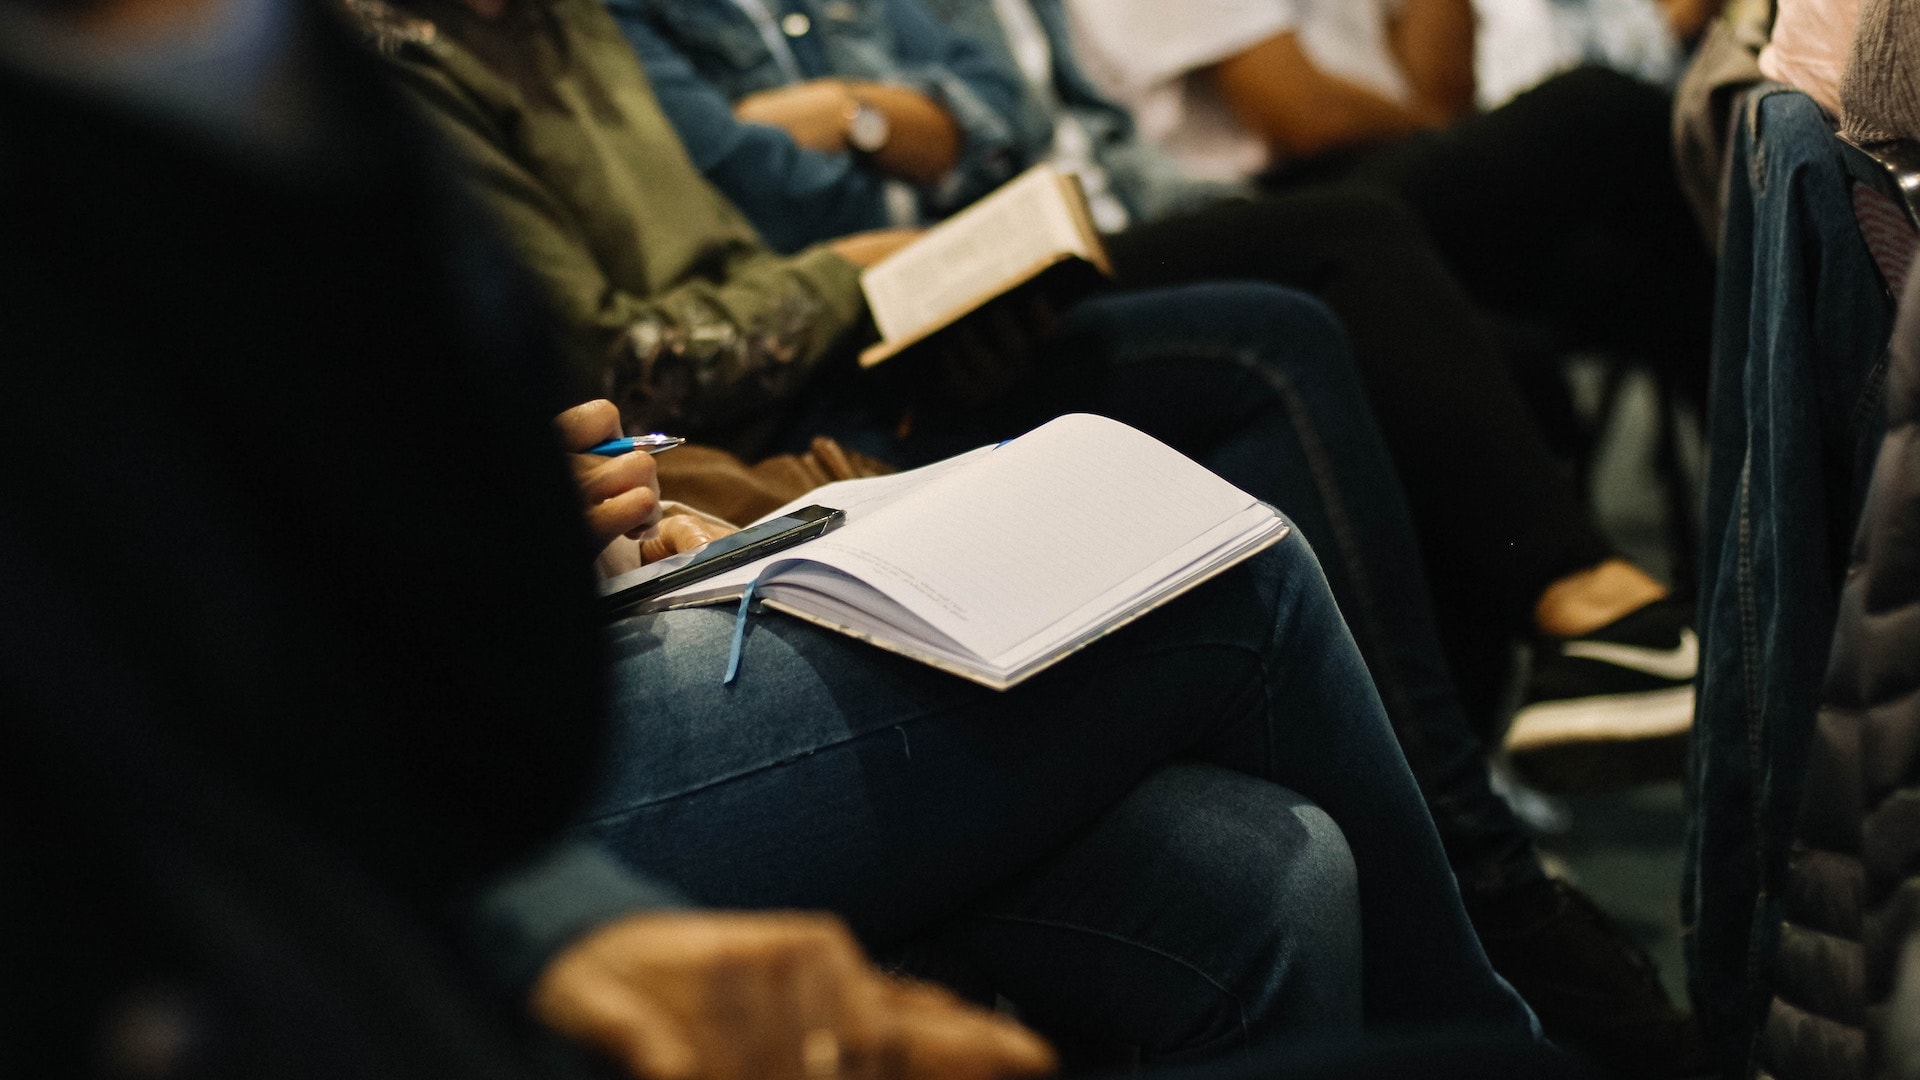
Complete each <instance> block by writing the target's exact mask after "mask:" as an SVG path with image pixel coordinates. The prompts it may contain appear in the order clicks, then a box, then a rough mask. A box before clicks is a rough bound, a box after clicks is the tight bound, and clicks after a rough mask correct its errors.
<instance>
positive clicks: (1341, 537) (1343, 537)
mask: <svg viewBox="0 0 1920 1080" xmlns="http://www.w3.org/2000/svg"><path fill="white" fill-rule="evenodd" d="M1234 359H1235V361H1236V362H1237V363H1239V364H1240V365H1241V366H1242V367H1245V368H1247V369H1248V370H1249V371H1251V372H1253V373H1254V374H1255V375H1256V376H1257V377H1259V378H1262V379H1264V380H1266V382H1267V383H1268V384H1269V385H1270V386H1272V387H1273V390H1274V393H1275V394H1277V395H1279V397H1280V401H1281V404H1282V405H1283V406H1285V408H1286V410H1287V415H1288V419H1289V420H1290V421H1291V422H1292V423H1293V428H1294V434H1295V435H1296V436H1297V437H1298V438H1299V440H1300V448H1301V450H1302V451H1303V452H1304V453H1305V454H1306V458H1307V468H1308V470H1309V471H1310V472H1311V473H1312V474H1313V483H1314V487H1315V488H1317V489H1318V490H1319V492H1320V501H1321V503H1322V504H1323V505H1324V506H1325V507H1326V511H1327V523H1328V525H1329V527H1330V528H1331V529H1332V531H1333V542H1334V544H1335V546H1337V547H1338V548H1339V549H1340V557H1341V558H1342V559H1344V560H1345V561H1346V564H1347V576H1348V578H1349V579H1350V581H1351V582H1352V585H1353V594H1354V605H1355V606H1356V607H1358V608H1359V609H1360V614H1361V615H1363V616H1364V622H1365V625H1364V627H1363V632H1364V633H1365V634H1366V635H1367V639H1368V641H1369V642H1370V643H1371V644H1372V645H1373V650H1372V651H1373V655H1374V658H1375V660H1374V663H1372V664H1369V665H1368V667H1369V668H1370V669H1375V670H1374V671H1373V675H1374V684H1375V685H1376V686H1379V685H1380V684H1381V683H1383V682H1384V683H1385V684H1386V689H1385V690H1384V692H1385V693H1387V694H1389V695H1390V696H1391V697H1392V698H1393V701H1394V704H1395V705H1397V706H1398V708H1397V709H1394V710H1392V711H1390V712H1389V713H1388V716H1389V718H1392V717H1393V716H1395V715H1396V714H1397V715H1398V716H1400V717H1404V718H1406V719H1407V720H1408V721H1409V722H1408V723H1406V724H1404V725H1402V724H1400V723H1395V724H1394V730H1395V733H1396V734H1398V735H1399V736H1400V742H1401V745H1402V746H1403V747H1405V746H1408V745H1409V744H1411V748H1412V749H1414V750H1415V752H1416V754H1417V756H1418V758H1419V760H1420V762H1421V764H1422V765H1423V766H1431V764H1432V761H1431V759H1430V755H1429V754H1428V752H1427V746H1426V733H1425V732H1424V731H1423V730H1421V728H1420V726H1419V725H1418V724H1414V723H1411V720H1412V715H1413V708H1412V705H1411V703H1410V702H1409V701H1408V699H1407V693H1406V685H1405V683H1404V681H1403V680H1402V679H1401V677H1400V675H1399V671H1398V665H1397V664H1396V663H1395V662H1394V657H1393V650H1392V648H1391V647H1389V645H1388V643H1387V642H1385V641H1383V640H1381V637H1380V626H1381V624H1382V623H1383V622H1384V621H1385V620H1384V619H1383V617H1382V616H1381V614H1380V605H1379V603H1378V602H1377V601H1376V599H1375V593H1374V588H1373V582H1372V579H1371V578H1370V577H1369V576H1368V574H1367V568H1366V567H1367V564H1366V560H1365V558H1363V557H1362V555H1361V549H1360V543H1359V540H1358V538H1357V537H1356V536H1355V535H1354V530H1353V517H1352V515H1351V514H1350V513H1349V512H1348V510H1347V500H1346V497H1345V494H1344V493H1343V492H1342V491H1341V488H1340V485H1339V482H1338V481H1337V479H1336V478H1335V474H1334V470H1333V461H1332V457H1331V455H1329V454H1328V453H1327V448H1326V443H1325V442H1323V441H1322V440H1321V438H1320V428H1319V426H1318V425H1316V424H1315V423H1314V421H1313V414H1312V412H1311V411H1310V410H1309V409H1308V408H1307V406H1306V402H1305V401H1304V400H1303V399H1302V398H1301V395H1300V392H1299V389H1298V388H1297V387H1295V386H1294V385H1293V380H1291V379H1289V378H1287V376H1286V373H1285V372H1282V371H1276V370H1274V369H1273V368H1271V367H1270V366H1268V365H1266V364H1262V363H1261V362H1260V361H1259V358H1258V357H1257V356H1253V355H1251V354H1248V353H1245V352H1242V353H1239V354H1238V355H1236V356H1235V358H1234ZM1347 625H1348V626H1349V627H1351V626H1352V625H1353V620H1351V619H1349V620H1347ZM1382 674H1385V675H1386V678H1385V679H1382V678H1381V677H1380V676H1381V675H1382ZM1416 754H1409V755H1408V757H1410V758H1412V757H1414V756H1416ZM1421 772H1422V773H1429V772H1430V769H1428V768H1423V769H1422V770H1421Z"/></svg>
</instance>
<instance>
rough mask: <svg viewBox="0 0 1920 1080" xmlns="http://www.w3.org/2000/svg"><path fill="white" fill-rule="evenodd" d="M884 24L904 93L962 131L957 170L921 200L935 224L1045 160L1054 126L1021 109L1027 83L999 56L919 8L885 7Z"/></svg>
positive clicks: (905, 0)
mask: <svg viewBox="0 0 1920 1080" xmlns="http://www.w3.org/2000/svg"><path fill="white" fill-rule="evenodd" d="M887 20H888V22H889V23H890V24H891V28H892V31H893V39H894V41H895V43H896V44H897V46H898V49H899V55H898V56H897V57H896V59H897V60H898V61H899V62H900V65H901V71H900V75H901V78H902V80H903V81H905V82H906V83H907V84H908V85H910V86H912V87H914V88H915V89H917V90H919V91H920V92H921V93H924V94H926V95H927V96H928V97H930V98H932V99H933V100H935V101H938V102H940V103H941V104H942V105H945V106H946V107H947V112H948V113H949V114H951V115H952V116H953V119H954V122H955V123H957V124H958V125H960V132H961V135H962V138H963V144H962V146H961V148H960V162H959V164H957V165H955V166H954V168H953V170H952V171H951V172H949V173H948V174H947V176H946V177H945V178H944V179H942V180H941V181H940V182H939V183H938V184H936V185H935V186H934V187H933V188H932V189H931V190H930V191H928V192H927V193H925V196H924V198H925V200H926V202H927V209H928V211H929V212H930V215H931V216H933V217H945V216H947V215H948V214H951V213H953V212H954V211H956V210H959V209H961V208H962V207H964V206H966V205H967V204H968V203H971V202H973V201H974V200H976V199H978V198H980V196H982V195H985V194H986V193H987V192H989V191H992V190H993V189H994V188H996V187H999V186H1000V185H1001V184H1003V183H1005V182H1006V181H1007V180H1008V179H1010V178H1011V177H1012V176H1013V175H1014V174H1015V173H1018V172H1019V171H1020V170H1021V169H1023V168H1025V167H1026V166H1028V165H1030V164H1032V163H1033V162H1035V161H1038V160H1040V159H1041V158H1043V157H1045V156H1046V152H1047V150H1048V149H1049V148H1050V144H1051V142H1052V140H1053V128H1052V124H1051V123H1050V122H1048V121H1047V120H1046V119H1045V117H1044V116H1043V115H1042V114H1041V113H1040V112H1039V111H1038V110H1032V109H1027V108H1024V107H1023V105H1024V98H1025V95H1026V92H1027V88H1026V84H1025V80H1024V79H1023V77H1022V76H1021V75H1020V73H1019V72H1018V71H1017V70H1015V69H1014V67H1013V66H1012V64H1011V63H1010V62H1009V61H1008V59H1007V58H1006V57H1004V56H1003V55H1002V53H1001V52H1000V51H999V50H997V49H995V48H993V47H992V46H991V45H988V44H986V43H984V42H980V41H976V40H974V39H973V38H971V37H969V36H967V35H965V34H961V33H956V32H955V31H954V30H952V29H951V28H949V27H948V26H946V25H945V24H943V23H941V22H940V20H938V19H936V18H935V17H934V16H933V13H932V12H930V11H929V10H927V8H926V7H925V5H924V4H923V3H922V0H887Z"/></svg>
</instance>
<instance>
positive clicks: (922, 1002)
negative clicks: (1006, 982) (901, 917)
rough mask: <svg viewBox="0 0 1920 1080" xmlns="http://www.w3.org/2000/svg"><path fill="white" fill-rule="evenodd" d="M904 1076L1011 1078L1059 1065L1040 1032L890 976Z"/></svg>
mask: <svg viewBox="0 0 1920 1080" xmlns="http://www.w3.org/2000/svg"><path fill="white" fill-rule="evenodd" d="M889 996H890V998H891V1002H890V1003H891V1011H892V1014H893V1016H894V1018H895V1025H896V1031H897V1035H896V1037H897V1039H898V1043H899V1050H898V1058H899V1063H900V1064H899V1073H898V1075H899V1077H900V1078H901V1080H1011V1078H1014V1077H1029V1076H1046V1075H1050V1074H1051V1073H1053V1072H1054V1071H1055V1070H1056V1069H1057V1068H1058V1067H1059V1061H1058V1059H1057V1058H1056V1057H1055V1056H1054V1053H1053V1050H1052V1048H1051V1047H1049V1046H1048V1045H1047V1044H1046V1042H1045V1041H1043V1040H1042V1039H1041V1038H1040V1037H1039V1036H1038V1035H1035V1034H1034V1033H1033V1032H1031V1031H1028V1030H1027V1029H1026V1028H1024V1027H1022V1026H1020V1025H1019V1024H1017V1023H1014V1022H1013V1021H1011V1020H1008V1019H1006V1018H1005V1017H1001V1016H997V1015H995V1014H993V1013H990V1012H987V1011H985V1010H984V1009H978V1008H975V1007H973V1006H971V1005H968V1004H966V1003H965V1002H962V1001H960V1000H959V999H958V998H956V997H954V996H953V995H952V994H949V993H947V992H946V991H944V990H940V989H938V988H935V987H931V986H927V985H925V984H922V983H914V982H908V981H905V980H889Z"/></svg>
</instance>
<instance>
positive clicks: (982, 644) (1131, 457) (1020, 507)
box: [775, 415, 1254, 657]
mask: <svg viewBox="0 0 1920 1080" xmlns="http://www.w3.org/2000/svg"><path fill="white" fill-rule="evenodd" d="M1252 505H1254V500H1253V498H1252V497H1251V496H1249V495H1247V494H1246V493H1245V492H1243V491H1240V490H1239V489H1237V488H1235V487H1234V486H1233V485H1232V484H1229V483H1227V482H1226V481H1225V480H1222V479H1220V478H1219V477H1217V476H1215V475H1213V474H1212V473H1210V472H1208V471H1207V470H1206V469H1204V468H1202V467H1201V466H1200V465H1198V464H1196V463H1194V462H1192V461H1190V460H1188V459H1187V458H1185V457H1183V456H1181V455H1180V454H1179V453H1177V452H1175V451H1174V450H1172V449H1170V448H1168V447H1167V446H1165V445H1163V444H1161V443H1159V442H1157V441H1156V440H1154V439H1152V438H1151V437H1149V436H1146V435H1143V434H1141V433H1140V432H1138V431H1135V430H1133V429H1132V428H1129V427H1127V426H1126V425H1124V424H1121V423H1118V422H1116V421H1113V420H1108V419H1106V418H1104V417H1097V416H1086V415H1075V416H1065V417H1061V418H1060V419H1058V420H1054V421H1052V422H1051V423H1049V424H1047V425H1045V426H1044V427H1041V428H1039V429H1037V430H1035V431H1033V432H1031V433H1029V434H1027V435H1024V436H1022V437H1021V438H1019V439H1016V440H1014V441H1013V442H1011V443H1009V444H1007V445H1005V446H1003V447H1001V448H999V449H998V450H995V451H993V452H991V453H989V454H985V455H982V456H981V457H979V458H977V459H975V460H973V461H970V462H969V463H968V465H967V467H966V468H965V469H963V470H958V471H954V472H949V473H947V474H945V475H943V476H941V477H940V478H939V479H938V480H937V481H936V482H934V483H932V484H929V485H927V486H925V487H922V488H920V489H918V490H916V491H914V492H912V493H911V494H909V495H907V496H905V497H903V498H901V499H899V500H898V501H897V502H894V503H892V504H890V505H888V506H886V507H884V508H883V509H880V510H879V511H877V512H876V513H874V514H872V515H871V516H868V517H866V518H864V519H863V520H862V521H861V523H860V528H859V529H858V530H842V531H840V532H837V533H830V534H828V535H827V536H825V537H823V538H821V539H819V540H816V541H813V542H812V543H810V544H808V545H807V547H806V551H805V555H806V558H807V560H808V561H810V562H816V563H821V564H824V565H828V566H833V567H836V568H838V569H840V570H842V571H844V572H846V573H848V574H851V575H853V576H855V577H858V578H861V579H863V580H865V581H866V582H867V583H869V584H870V585H872V586H873V587H874V588H877V589H879V590H881V591H883V592H885V593H887V594H888V595H889V596H891V597H892V598H893V599H894V600H895V601H896V602H898V603H899V604H901V605H902V606H903V607H906V608H907V609H908V610H910V611H912V612H913V613H914V614H916V615H918V616H920V617H921V618H923V619H925V620H926V621H927V622H928V623H931V624H932V625H934V626H936V627H938V628H939V629H940V630H941V631H942V632H943V633H945V634H947V635H948V636H950V637H952V638H953V639H954V640H955V641H957V642H959V643H960V644H961V645H964V646H965V647H966V648H968V649H969V650H971V651H973V652H974V653H976V654H977V655H980V656H983V657H992V656H999V655H1001V654H1003V653H1005V652H1007V650H1009V649H1011V648H1012V647H1014V646H1016V645H1018V644H1019V643H1021V642H1023V641H1026V640H1028V639H1029V638H1032V637H1033V636H1034V635H1035V634H1037V633H1040V632H1041V631H1043V630H1045V629H1047V628H1048V627H1050V626H1052V625H1054V624H1055V623H1056V622H1058V621H1060V620H1061V619H1062V618H1065V617H1067V616H1069V615H1071V614H1073V613H1075V612H1076V611H1079V610H1081V609H1082V608H1083V607H1084V606H1085V605H1086V603H1087V601H1088V599H1089V598H1090V597H1093V596H1097V595H1099V594H1101V593H1104V592H1106V591H1108V590H1109V589H1111V588H1113V587H1115V586H1117V585H1119V584H1120V583H1122V582H1126V581H1128V580H1129V579H1132V578H1134V577H1136V575H1139V574H1141V573H1142V572H1143V571H1145V570H1147V569H1148V568H1149V567H1151V566H1153V565H1154V564H1156V563H1159V562H1161V561H1162V560H1164V559H1166V558H1167V557H1168V556H1170V555H1172V554H1174V553H1176V552H1178V551H1179V550H1180V549H1181V548H1182V547H1183V546H1185V545H1186V544H1188V543H1189V542H1191V541H1193V540H1194V539H1195V538H1197V537H1199V536H1200V535H1202V534H1204V533H1207V532H1209V531H1210V530H1212V529H1214V528H1215V527H1216V526H1218V525H1219V524H1220V523H1221V522H1222V521H1223V520H1225V519H1228V518H1231V517H1233V516H1235V515H1236V514H1237V513H1238V512H1240V511H1241V510H1244V509H1246V508H1247V507H1249V506H1252ZM775 580H777V575H776V578H775Z"/></svg>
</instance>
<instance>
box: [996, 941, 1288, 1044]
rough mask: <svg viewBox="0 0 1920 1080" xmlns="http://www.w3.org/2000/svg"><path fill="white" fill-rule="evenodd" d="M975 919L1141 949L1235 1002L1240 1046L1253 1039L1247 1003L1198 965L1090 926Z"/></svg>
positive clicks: (1217, 1040) (1212, 1041) (1221, 1037)
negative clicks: (1191, 973) (1070, 934)
mask: <svg viewBox="0 0 1920 1080" xmlns="http://www.w3.org/2000/svg"><path fill="white" fill-rule="evenodd" d="M976 917H977V918H979V919H982V920H988V921H993V922H1004V923H1017V924H1021V925H1026V926H1043V927H1047V928H1048V929H1052V930H1066V931H1070V932H1072V933H1077V934H1087V935H1089V936H1091V937H1097V938H1104V939H1106V940H1108V941H1112V942H1115V943H1118V944H1121V945H1127V946H1131V947H1132V948H1135V949H1139V950H1140V951H1141V952H1145V953H1151V954H1153V955H1155V956H1158V957H1160V958H1161V959H1163V960H1170V961H1172V962H1173V963H1175V964H1178V965H1180V966H1181V967H1183V968H1186V969H1187V970H1188V971H1191V972H1193V973H1194V974H1195V975H1198V976H1200V978H1201V979H1202V980H1204V981H1205V982H1206V984H1207V985H1208V986H1211V987H1213V988H1214V989H1215V990H1217V991H1219V992H1220V994H1221V995H1222V996H1224V997H1225V998H1226V999H1227V1000H1228V1001H1231V1002H1233V1009H1234V1012H1235V1013H1237V1014H1238V1015H1239V1017H1240V1045H1241V1046H1243V1047H1244V1046H1246V1045H1247V1044H1248V1043H1249V1042H1250V1041H1251V1036H1250V1035H1249V1033H1248V1029H1249V1027H1250V1025H1249V1024H1248V1023H1247V1005H1246V1002H1244V1001H1241V1000H1240V996H1239V995H1238V994H1235V993H1234V992H1233V991H1231V990H1229V989H1227V988H1226V987H1225V986H1223V985H1221V983H1220V981H1219V980H1217V979H1215V978H1214V977H1213V976H1212V975H1209V974H1207V972H1206V971H1205V970H1203V969H1202V968H1201V967H1200V965H1199V964H1196V963H1194V962H1193V961H1191V960H1188V959H1187V958H1186V957H1184V956H1177V955H1175V954H1173V953H1170V952H1168V951H1167V950H1165V949H1162V948H1160V947H1158V946H1155V945H1149V944H1147V943H1146V942H1144V941H1135V940H1133V939H1132V938H1129V937H1124V936H1122V935H1120V934H1116V933H1114V932H1113V931H1111V930H1100V929H1096V928H1094V927H1091V926H1080V925H1078V924H1076V923H1070V922H1065V921H1062V920H1059V919H1035V918H1032V917H1029V916H1025V915H979V916H976ZM1232 1037H1233V1036H1232V1034H1231V1033H1228V1034H1226V1035H1222V1036H1220V1037H1219V1038H1216V1039H1209V1040H1207V1041H1206V1042H1204V1043H1201V1044H1200V1045H1199V1046H1197V1047H1182V1048H1181V1051H1180V1052H1181V1053H1190V1052H1192V1051H1195V1050H1200V1049H1204V1048H1206V1047H1208V1046H1211V1045H1213V1044H1214V1043H1220V1042H1225V1041H1227V1040H1228V1039H1231V1038H1232Z"/></svg>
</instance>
